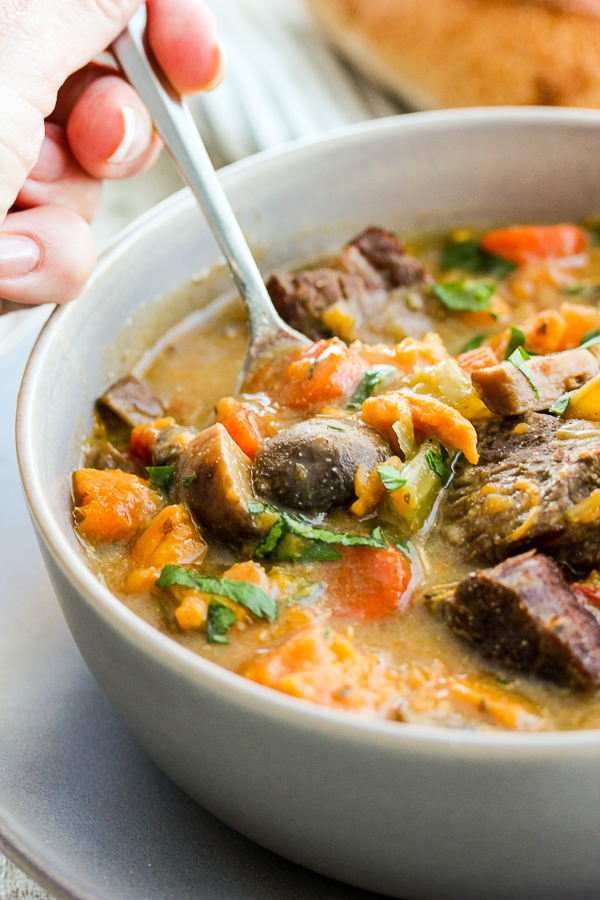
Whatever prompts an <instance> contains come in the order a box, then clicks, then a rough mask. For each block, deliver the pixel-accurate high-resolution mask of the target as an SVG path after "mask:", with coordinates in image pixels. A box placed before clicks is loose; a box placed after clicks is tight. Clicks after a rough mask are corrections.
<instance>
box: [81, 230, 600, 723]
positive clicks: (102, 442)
mask: <svg viewBox="0 0 600 900" xmlns="http://www.w3.org/2000/svg"><path fill="white" fill-rule="evenodd" d="M599 236H600V228H599V227H598V226H597V224H596V223H595V222H591V221H590V222H587V223H584V225H581V226H579V225H574V224H563V225H554V226H513V227H509V228H505V229H499V230H495V231H489V232H487V233H485V234H476V233H474V232H471V231H469V230H467V229H464V230H461V231H459V232H454V233H453V234H452V235H450V236H444V237H439V236H435V237H432V236H428V237H424V238H419V239H416V240H414V242H413V243H412V245H411V248H410V251H409V250H408V249H407V248H406V246H405V244H404V243H403V242H402V241H401V240H400V238H399V237H398V236H396V235H395V234H392V233H391V232H387V231H384V230H383V229H381V228H377V227H370V228H368V229H366V230H365V231H363V232H362V233H361V234H359V235H358V236H357V237H355V238H354V239H353V240H351V241H350V242H349V243H348V244H347V245H346V247H344V248H343V249H342V250H341V251H340V253H338V254H337V255H336V256H334V257H333V258H331V259H329V260H326V261H322V262H320V263H319V264H318V265H315V266H314V267H312V268H308V269H304V270H302V271H296V272H291V273H290V272H283V271H281V272H274V273H272V274H271V276H270V277H269V278H268V280H267V287H268V290H269V292H270V294H271V297H272V299H273V302H274V304H275V306H276V307H277V309H278V311H279V312H280V314H281V315H282V316H283V317H284V318H285V319H286V320H287V321H288V322H289V323H290V324H291V325H293V326H294V327H295V328H297V329H299V330H301V331H303V332H304V333H305V334H307V335H308V336H309V337H310V338H311V340H313V341H314V343H313V344H312V345H310V346H307V347H305V348H300V349H295V350H293V351H291V352H286V353H279V354H277V355H274V356H272V357H270V358H266V359H265V360H264V362H263V363H262V364H261V367H260V368H259V369H258V371H256V372H255V373H254V375H253V376H252V379H251V381H250V383H248V384H246V385H245V387H244V392H243V393H241V394H239V395H232V394H231V391H232V389H233V385H234V384H235V381H236V377H237V372H238V370H239V366H240V363H241V360H242V357H243V352H244V347H245V325H244V322H243V318H242V316H241V313H240V312H239V311H238V310H237V307H236V308H235V309H234V308H231V309H230V310H229V311H228V312H226V313H223V312H222V313H220V314H219V315H218V316H216V318H214V320H213V321H212V323H211V324H210V325H209V326H207V325H206V324H205V325H203V327H202V328H190V329H189V330H188V331H187V332H184V333H181V332H178V335H177V336H176V337H174V338H173V340H172V341H171V342H169V343H167V345H166V346H165V347H163V349H162V350H161V351H160V352H159V353H158V354H157V355H156V356H155V358H154V359H153V361H152V362H151V364H150V365H149V366H148V368H147V370H146V371H145V373H144V377H143V378H139V377H136V376H133V375H131V376H126V377H125V378H122V379H120V381H118V382H117V383H116V384H114V385H113V386H112V387H110V388H109V389H108V390H107V391H106V392H105V394H103V396H102V397H100V398H99V399H98V402H97V418H96V426H95V430H94V434H93V435H92V436H91V438H90V441H89V445H88V446H87V447H86V448H85V452H84V467H83V468H81V469H79V470H78V471H76V472H75V473H74V475H73V500H74V518H75V529H76V533H77V534H78V536H79V538H80V539H81V541H82V544H83V546H84V548H85V551H86V553H87V555H88V557H89V559H90V564H91V565H92V567H93V568H94V570H95V571H96V572H97V574H98V575H99V577H100V578H102V579H103V581H104V582H105V583H106V585H107V586H108V587H109V588H110V590H111V591H113V593H115V594H116V595H117V596H118V597H119V598H121V599H122V600H123V602H124V603H126V604H127V605H128V606H129V607H130V608H132V609H133V610H134V611H135V612H137V613H138V614H139V615H141V616H142V617H143V618H145V619H146V620H147V621H149V622H150V623H152V624H153V625H154V626H155V627H157V628H159V629H160V630H162V631H163V632H165V633H167V634H169V635H170V636H172V637H173V638H174V639H176V640H178V641H179V642H180V643H182V644H183V645H184V646H186V647H188V648H190V649H191V650H193V651H195V652H198V653H200V654H202V655H203V656H205V657H206V658H208V659H210V660H212V661H214V662H216V663H218V664H220V665H223V666H225V667H227V668H229V669H232V670H233V671H235V672H238V673H239V674H240V675H243V676H244V677H246V678H249V679H252V680H253V681H256V682H258V683H260V684H263V685H266V686H269V687H271V688H274V689H276V690H279V691H283V692H285V693H287V694H289V695H291V696H295V697H299V698H302V699H304V700H309V701H312V702H314V703H319V704H322V705H326V706H330V707H333V708H336V709H342V710H348V711H352V712H355V713H360V714H362V715H368V716H374V717H381V718H388V719H393V720H395V721H397V722H404V723H421V724H429V725H431V724H433V725H438V726H444V727H451V728H457V727H467V728H478V729H504V730H526V731H541V730H548V729H574V728H598V727H600V308H599V300H600V246H597V244H598V243H599ZM138 374H139V373H138Z"/></svg>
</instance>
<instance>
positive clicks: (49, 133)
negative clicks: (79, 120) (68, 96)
mask: <svg viewBox="0 0 600 900" xmlns="http://www.w3.org/2000/svg"><path fill="white" fill-rule="evenodd" d="M101 198H102V185H101V183H100V182H99V181H98V180H97V179H96V178H92V177H91V175H88V173H87V172H85V171H84V170H83V169H82V168H81V166H80V165H79V163H77V162H76V160H75V159H74V158H73V156H72V154H71V151H70V150H69V147H68V144H67V137H66V135H65V132H64V130H63V129H62V128H60V127H59V126H58V125H54V124H52V123H50V122H47V123H46V137H45V138H44V142H43V144H42V149H41V150H40V155H39V157H38V161H37V163H36V164H35V166H34V167H33V169H32V171H31V172H30V174H29V177H28V178H27V179H26V181H25V183H24V185H23V187H22V188H21V190H20V191H19V194H18V195H17V199H16V202H15V205H16V206H17V207H18V209H30V208H32V207H34V206H48V205H54V206H65V207H67V208H68V209H72V210H73V211H74V212H76V213H79V215H80V216H82V217H83V218H84V219H85V220H86V221H87V222H91V221H92V219H93V218H94V216H95V215H96V213H97V212H98V209H99V207H100V201H101Z"/></svg>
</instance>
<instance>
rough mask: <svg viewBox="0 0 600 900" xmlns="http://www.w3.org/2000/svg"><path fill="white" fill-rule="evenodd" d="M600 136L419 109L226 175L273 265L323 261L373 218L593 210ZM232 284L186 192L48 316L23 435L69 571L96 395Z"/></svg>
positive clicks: (28, 466) (516, 117) (490, 217)
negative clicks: (77, 480) (77, 471)
mask: <svg viewBox="0 0 600 900" xmlns="http://www.w3.org/2000/svg"><path fill="white" fill-rule="evenodd" d="M599 146H600V115H599V114H596V113H587V112H575V111H565V110H562V111H550V110H500V111H479V112H472V111H470V112H460V113H433V114H419V115H415V116H402V117H398V118H395V119H390V120H383V121H379V122H376V123H370V124H367V125H363V126H355V127H352V128H350V129H346V130H344V131H343V132H339V133H336V134H334V135H332V136H330V137H327V138H325V139H322V140H319V141H311V142H307V143H302V144H299V145H296V146H293V147H291V148H290V149H289V150H286V151H283V152H277V153H267V154H262V155H260V156H259V157H256V158H254V159H251V160H249V161H245V162H243V163H240V164H237V165H234V166H232V167H229V169H227V170H225V171H224V172H223V176H222V177H223V184H224V187H225V189H226V191H227V193H228V195H229V197H230V199H231V201H232V204H233V207H234V209H235V211H236V213H237V214H238V216H239V219H240V222H241V224H242V227H243V229H244V230H245V232H246V234H247V236H248V238H249V240H250V243H251V245H252V247H253V248H254V250H255V252H256V254H257V258H258V260H259V263H260V266H261V268H262V270H263V271H264V272H265V273H266V272H268V271H269V270H270V269H271V268H273V267H276V266H280V265H290V264H296V263H298V262H300V261H302V260H308V259H311V258H312V259H314V258H315V257H318V256H319V255H321V254H323V253H325V252H328V251H329V250H332V249H334V248H337V247H339V246H340V244H341V243H342V242H344V241H345V240H347V239H348V238H349V237H351V236H352V235H353V233H354V232H355V231H357V230H358V229H360V228H362V227H364V226H366V225H369V224H379V225H383V226H387V227H391V228H393V229H395V230H398V231H399V232H400V233H411V232H413V233H414V232H417V231H423V230H437V229H444V228H448V227H451V226H453V225H459V224H460V225H464V224H475V225H483V224H493V223H508V222H513V221H517V222H518V221H541V222H543V221H561V220H564V221H569V220H574V221H577V220H581V219H583V218H585V217H586V216H588V215H592V214H597V213H598V212H600V155H599V154H598V152H597V149H598V147H599ZM211 269H212V270H214V269H216V274H215V275H213V276H211V278H210V279H209V280H208V281H206V282H205V274H206V272H208V271H210V270H211ZM175 288H182V289H181V290H176V291H174V289H175ZM230 288H231V283H230V281H229V278H228V276H227V273H226V271H225V269H224V267H223V261H222V260H220V259H219V254H218V250H217V249H216V245H215V242H214V240H213V238H212V236H211V234H210V233H209V230H208V227H207V225H206V224H205V222H204V220H203V218H202V216H201V214H200V212H199V211H198V209H197V208H196V206H195V203H194V201H193V200H192V198H191V197H190V196H189V194H188V193H187V192H182V193H180V194H178V195H176V196H175V197H174V198H171V199H169V200H167V201H165V202H164V203H163V204H161V205H160V206H159V207H157V208H156V209H155V210H153V211H151V212H150V213H148V214H147V215H146V216H144V217H143V218H142V219H141V220H139V221H138V223H136V224H135V225H134V226H132V228H130V229H129V230H128V231H127V232H126V233H125V234H124V235H123V236H121V238H120V239H119V240H118V241H117V242H116V244H115V245H114V246H113V247H112V249H110V250H109V251H108V252H107V253H106V254H105V256H104V257H103V259H102V261H101V262H100V264H99V266H98V268H97V271H96V273H95V275H94V277H93V279H92V280H91V282H90V283H89V285H88V287H87V288H86V291H85V293H84V295H83V296H82V297H81V299H80V300H79V301H78V302H77V303H76V304H73V305H71V306H69V307H66V308H64V309H61V310H59V311H58V312H57V313H55V314H54V316H53V317H52V318H51V321H50V323H49V324H48V325H47V326H46V328H45V330H44V332H43V334H42V336H41V338H40V340H39V342H38V345H37V347H36V349H35V351H34V353H33V356H32V359H31V361H30V364H29V367H28V371H27V374H26V378H25V382H24V388H23V394H22V398H21V405H20V412H19V435H18V443H19V455H20V463H21V469H22V474H23V479H24V484H25V490H26V494H27V497H28V502H29V504H30V508H31V509H32V513H33V516H34V519H35V520H36V523H37V526H38V529H39V530H40V531H41V533H42V535H43V537H44V540H45V542H46V543H47V545H48V546H49V547H50V548H51V551H52V553H53V554H54V555H55V557H56V558H57V559H58V560H59V561H60V564H61V567H62V568H63V571H69V569H74V568H77V567H79V568H81V567H82V565H83V563H82V554H81V552H80V550H79V548H78V545H77V541H76V539H75V536H74V533H73V529H72V517H71V511H70V472H71V471H72V469H74V468H76V467H77V464H78V460H79V456H80V449H79V448H80V446H81V444H82V442H83V441H85V438H86V435H87V434H88V433H89V431H90V428H91V422H92V414H93V403H94V398H95V397H96V396H98V394H100V393H101V392H102V390H103V389H104V388H105V387H106V385H107V384H108V383H110V382H111V381H113V380H114V379H116V378H117V377H119V376H120V375H122V374H124V373H125V372H126V371H128V370H129V369H130V368H131V367H132V366H133V365H134V363H135V362H136V361H137V360H138V358H139V357H140V356H141V354H142V353H143V352H144V350H145V349H147V348H148V346H150V345H151V344H152V343H153V342H155V341H156V340H158V338H159V337H160V336H161V334H163V333H164V332H165V331H166V330H167V329H168V328H169V327H171V326H172V325H173V324H174V323H176V322H177V321H178V320H180V319H181V318H182V317H183V316H184V315H186V314H187V313H189V312H190V311H192V310H193V309H196V308H198V307H199V306H201V305H202V304H205V303H207V302H209V301H210V299H211V297H212V296H214V292H215V291H218V290H221V289H223V290H224V289H227V290H229V289H230ZM105 593H106V592H105Z"/></svg>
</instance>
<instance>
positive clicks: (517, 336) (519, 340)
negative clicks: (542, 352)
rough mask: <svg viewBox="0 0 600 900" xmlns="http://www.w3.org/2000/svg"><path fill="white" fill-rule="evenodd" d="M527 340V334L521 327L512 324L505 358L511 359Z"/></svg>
mask: <svg viewBox="0 0 600 900" xmlns="http://www.w3.org/2000/svg"><path fill="white" fill-rule="evenodd" d="M526 341H527V338H526V336H525V335H524V334H523V332H522V331H521V329H520V328H515V326H514V325H511V326H510V337H509V339H508V345H507V347H506V351H505V353H504V359H510V357H511V356H512V355H513V353H514V352H515V350H516V349H517V347H523V345H524V344H525V342H526Z"/></svg>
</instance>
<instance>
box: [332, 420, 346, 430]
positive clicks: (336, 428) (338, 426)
mask: <svg viewBox="0 0 600 900" xmlns="http://www.w3.org/2000/svg"><path fill="white" fill-rule="evenodd" d="M327 427H328V428H331V430H332V431H347V428H346V426H345V425H331V424H330V423H329V422H328V423H327Z"/></svg>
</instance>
